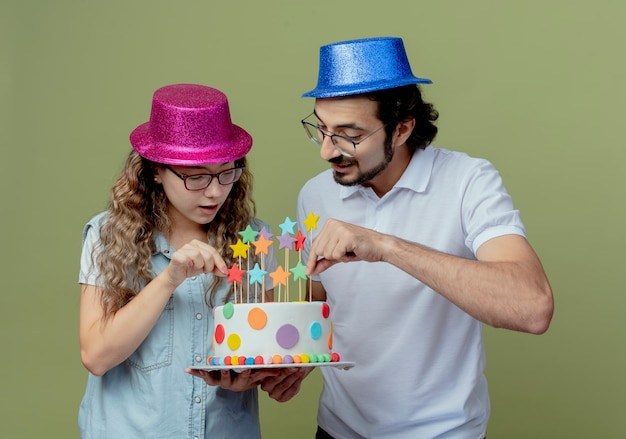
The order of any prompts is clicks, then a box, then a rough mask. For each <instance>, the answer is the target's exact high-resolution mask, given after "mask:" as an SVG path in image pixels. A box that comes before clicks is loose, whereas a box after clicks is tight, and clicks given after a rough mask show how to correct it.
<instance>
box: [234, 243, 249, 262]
mask: <svg viewBox="0 0 626 439" xmlns="http://www.w3.org/2000/svg"><path fill="white" fill-rule="evenodd" d="M230 248H232V249H233V256H234V257H235V258H236V257H239V256H241V257H242V258H247V257H248V249H249V248H250V244H244V243H243V241H242V240H241V239H238V240H237V244H231V245H230Z"/></svg>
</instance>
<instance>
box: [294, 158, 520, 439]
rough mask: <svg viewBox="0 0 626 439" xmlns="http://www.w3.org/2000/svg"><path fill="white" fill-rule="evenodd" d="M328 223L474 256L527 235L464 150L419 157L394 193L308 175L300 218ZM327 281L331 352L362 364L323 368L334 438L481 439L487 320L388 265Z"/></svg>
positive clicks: (357, 266)
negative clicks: (497, 240) (497, 241)
mask: <svg viewBox="0 0 626 439" xmlns="http://www.w3.org/2000/svg"><path fill="white" fill-rule="evenodd" d="M310 212H312V213H313V214H314V215H318V216H319V217H320V219H319V221H318V223H317V228H316V229H313V230H312V231H311V232H310V236H309V238H308V239H307V240H306V241H305V247H306V248H305V250H304V254H303V255H302V256H303V258H304V260H306V257H308V252H309V248H310V241H311V240H312V239H314V238H315V236H316V234H317V233H318V232H319V231H320V230H321V228H322V226H323V225H324V222H325V221H326V220H327V219H328V218H336V219H339V220H342V221H346V222H349V223H352V224H357V225H359V226H363V227H367V228H370V229H373V230H377V231H378V232H381V233H387V234H392V235H395V236H398V237H400V238H402V239H405V240H408V241H412V242H416V243H420V244H422V245H425V246H428V247H431V248H433V249H436V250H439V251H441V252H444V253H448V254H453V255H457V256H460V257H464V258H469V259H475V253H476V250H477V249H478V248H479V247H480V246H481V245H482V244H483V243H484V242H486V241H487V240H489V239H491V238H494V237H497V236H502V235H506V234H518V235H522V236H525V230H524V226H523V224H522V222H521V219H520V216H519V212H518V211H517V210H515V209H514V208H513V203H512V200H511V198H510V196H509V195H508V193H507V191H506V189H505V188H504V185H503V184H502V180H501V178H500V175H499V173H498V171H497V170H496V169H495V168H494V167H493V165H491V164H490V163H489V162H487V161H485V160H482V159H475V158H471V157H469V156H468V155H466V154H463V153H459V152H453V151H448V150H445V149H441V148H434V147H432V146H429V147H427V148H426V149H425V150H421V151H417V152H416V153H415V155H414V156H413V158H412V160H411V162H410V163H409V166H408V167H407V169H406V171H405V172H404V174H403V175H402V177H401V178H400V180H399V181H398V182H397V183H396V185H395V186H394V188H393V189H392V190H391V191H389V192H388V193H387V194H385V195H384V196H383V197H382V198H379V197H378V196H377V195H376V194H375V193H374V192H373V191H372V190H371V189H370V188H366V187H363V186H354V187H344V186H341V185H339V184H337V183H335V182H334V180H333V176H332V170H328V171H325V172H323V173H321V174H319V175H317V176H316V177H314V178H312V179H311V180H309V181H308V182H307V183H306V184H305V185H304V187H303V188H302V190H301V192H300V194H299V197H298V212H297V215H298V222H299V225H300V227H301V228H302V230H306V229H305V228H304V225H303V220H304V219H305V218H306V217H307V216H308V214H309V213H310ZM315 280H319V281H321V282H322V284H323V286H324V288H325V290H326V293H327V301H328V303H329V305H330V309H331V319H332V321H333V324H334V335H333V341H334V346H333V351H335V352H338V353H339V354H340V355H341V358H342V360H344V361H353V362H355V363H356V365H355V367H354V368H352V369H350V370H347V371H346V370H340V369H335V368H332V367H324V368H321V369H322V374H323V376H324V390H323V392H322V396H321V399H320V404H319V412H318V423H319V425H320V426H321V427H322V428H323V429H324V430H326V431H327V432H328V433H329V434H331V435H332V436H334V437H337V438H368V439H372V438H434V437H437V438H482V437H483V436H484V435H485V432H486V427H487V421H488V418H489V396H488V392H487V382H486V379H485V376H484V368H485V354H484V347H483V341H482V324H481V322H479V321H478V320H476V319H474V318H473V317H471V316H470V315H468V314H466V313H465V312H464V311H462V310H461V309H459V308H458V307H457V306H455V305H454V304H452V303H451V302H449V301H448V300H447V299H445V298H443V297H442V296H440V295H439V294H437V293H436V292H435V291H433V290H431V289H430V288H428V287H427V286H426V285H424V284H422V283H421V282H419V281H418V280H417V279H415V278H413V277H411V276H409V275H408V274H406V273H405V272H403V271H401V270H400V269H398V268H396V267H394V266H392V265H390V264H387V263H382V262H380V263H368V262H352V263H346V264H337V265H335V266H333V267H331V268H329V269H328V270H326V271H325V272H323V273H321V274H320V275H319V277H317V278H316V279H315Z"/></svg>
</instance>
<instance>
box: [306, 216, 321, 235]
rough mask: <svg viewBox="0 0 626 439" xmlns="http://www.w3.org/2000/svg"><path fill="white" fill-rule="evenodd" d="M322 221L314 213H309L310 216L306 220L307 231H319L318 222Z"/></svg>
mask: <svg viewBox="0 0 626 439" xmlns="http://www.w3.org/2000/svg"><path fill="white" fill-rule="evenodd" d="M319 219H320V217H319V216H316V215H313V212H309V216H307V217H306V219H305V220H304V225H305V226H306V231H307V232H310V231H311V230H313V229H317V221H318V220H319Z"/></svg>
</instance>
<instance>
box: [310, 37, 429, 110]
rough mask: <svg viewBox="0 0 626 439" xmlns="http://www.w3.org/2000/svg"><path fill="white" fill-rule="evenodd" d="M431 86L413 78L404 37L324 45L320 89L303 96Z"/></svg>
mask: <svg viewBox="0 0 626 439" xmlns="http://www.w3.org/2000/svg"><path fill="white" fill-rule="evenodd" d="M430 83H432V81H431V80H430V79H427V78H417V77H415V76H413V73H412V72H411V66H410V65H409V60H408V58H407V56H406V51H405V50H404V43H403V42H402V39H401V38H396V37H380V38H364V39H360V40H351V41H342V42H338V43H333V44H328V45H326V46H322V47H321V48H320V70H319V76H318V79H317V87H315V88H314V89H313V90H311V91H308V92H306V93H304V94H303V95H302V97H309V98H330V97H335V96H349V95H355V94H361V93H367V92H371V91H376V90H384V89H387V88H394V87H401V86H403V85H408V84H430Z"/></svg>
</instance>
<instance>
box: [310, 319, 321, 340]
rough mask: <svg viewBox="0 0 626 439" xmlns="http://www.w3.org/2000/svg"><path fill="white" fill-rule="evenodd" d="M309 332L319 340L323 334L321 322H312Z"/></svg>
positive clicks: (314, 338)
mask: <svg viewBox="0 0 626 439" xmlns="http://www.w3.org/2000/svg"><path fill="white" fill-rule="evenodd" d="M309 332H310V334H311V338H312V339H313V340H317V339H318V338H320V337H321V336H322V325H321V324H320V322H313V323H311V326H310V327H309Z"/></svg>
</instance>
